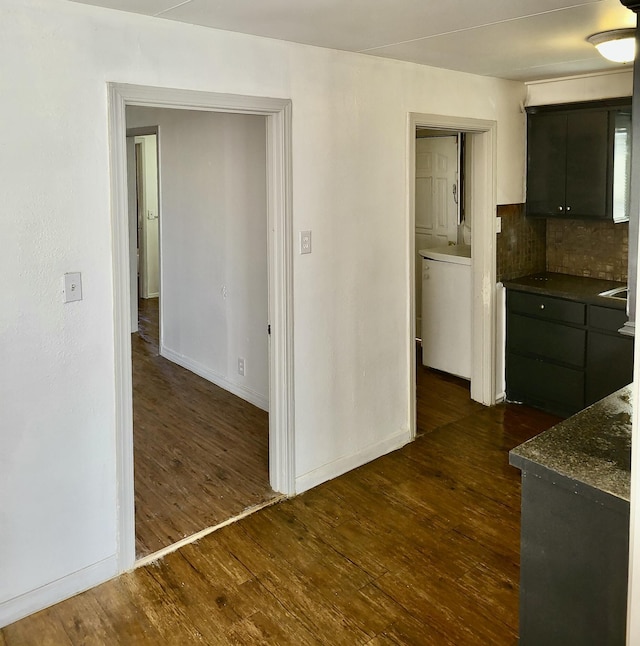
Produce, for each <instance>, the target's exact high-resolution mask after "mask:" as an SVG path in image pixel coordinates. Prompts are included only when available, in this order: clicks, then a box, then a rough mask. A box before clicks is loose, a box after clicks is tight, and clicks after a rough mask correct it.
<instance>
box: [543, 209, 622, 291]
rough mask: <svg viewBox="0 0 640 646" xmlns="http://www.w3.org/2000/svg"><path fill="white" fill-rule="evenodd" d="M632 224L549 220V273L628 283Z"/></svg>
mask: <svg viewBox="0 0 640 646" xmlns="http://www.w3.org/2000/svg"><path fill="white" fill-rule="evenodd" d="M628 253H629V224H628V223H627V222H623V223H620V224H614V223H613V222H605V221H602V222H599V221H594V222H592V221H589V220H559V219H551V218H550V219H548V220H547V271H554V272H558V273H561V274H572V275H573V276H590V277H591V278H604V279H606V280H618V281H620V282H623V283H625V282H627V255H628Z"/></svg>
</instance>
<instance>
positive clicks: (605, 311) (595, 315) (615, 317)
mask: <svg viewBox="0 0 640 646" xmlns="http://www.w3.org/2000/svg"><path fill="white" fill-rule="evenodd" d="M626 322H627V313H626V312H625V310H617V309H612V308H611V307H601V306H600V305H589V327H595V328H598V329H600V330H607V331H609V332H617V331H618V330H619V329H620V328H621V327H622V326H623V325H624V324H625V323H626Z"/></svg>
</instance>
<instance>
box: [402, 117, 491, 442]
mask: <svg viewBox="0 0 640 646" xmlns="http://www.w3.org/2000/svg"><path fill="white" fill-rule="evenodd" d="M407 121H408V125H407V155H408V159H407V172H408V177H407V186H408V190H407V197H408V199H407V211H408V216H407V223H408V228H409V231H408V235H407V238H408V242H409V249H408V254H407V258H408V260H409V262H408V263H407V264H408V268H407V271H408V283H409V286H410V291H411V297H410V298H409V299H407V300H408V302H409V312H408V314H409V322H410V332H409V339H408V342H407V356H408V361H407V364H408V369H409V383H410V385H411V387H410V393H409V412H410V424H411V435H412V437H415V436H416V429H417V418H416V415H417V410H416V351H415V339H416V329H415V326H416V323H415V320H416V319H415V316H416V313H415V307H416V303H415V300H416V290H415V285H416V272H415V253H416V250H415V244H416V242H415V238H416V237H415V221H416V212H415V174H416V128H418V127H420V128H432V129H434V130H450V131H451V132H452V133H456V134H457V133H462V132H464V133H467V134H468V135H470V136H468V137H467V154H468V155H469V156H470V157H471V162H470V163H471V172H472V180H473V188H472V191H473V194H472V195H469V197H470V205H471V206H470V208H471V211H472V213H471V245H472V247H471V248H472V253H471V289H472V333H471V398H472V399H473V400H475V401H478V402H480V403H482V404H484V405H486V406H492V405H493V404H495V403H496V208H497V202H496V195H497V186H496V175H497V173H496V168H497V155H496V150H497V122H496V121H489V120H484V119H473V118H469V117H451V116H445V115H437V114H422V113H417V112H410V113H409V118H408V120H407Z"/></svg>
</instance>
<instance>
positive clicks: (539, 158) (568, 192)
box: [526, 99, 631, 222]
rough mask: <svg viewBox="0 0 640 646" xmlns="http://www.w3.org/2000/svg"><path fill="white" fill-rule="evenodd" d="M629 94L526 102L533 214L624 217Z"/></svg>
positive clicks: (529, 195) (530, 209)
mask: <svg viewBox="0 0 640 646" xmlns="http://www.w3.org/2000/svg"><path fill="white" fill-rule="evenodd" d="M630 131H631V106H630V100H629V99H621V100H615V101H606V102H602V101H598V102H588V103H573V104H564V105H558V106H537V107H532V108H527V205H526V213H527V215H529V216H532V217H543V218H551V217H554V218H555V217H564V218H600V219H613V220H615V221H616V222H620V221H624V220H626V219H628V215H627V212H628V208H627V203H628V179H629V170H630V150H631V148H630V145H631V136H630V135H631V132H630Z"/></svg>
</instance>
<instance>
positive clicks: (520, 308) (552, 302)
mask: <svg viewBox="0 0 640 646" xmlns="http://www.w3.org/2000/svg"><path fill="white" fill-rule="evenodd" d="M507 306H508V308H509V311H511V312H517V313H519V314H527V315H529V316H536V317H537V318H541V319H546V320H551V321H562V322H564V323H573V324H574V325H584V324H585V320H586V305H585V304H584V303H576V302H575V301H567V300H565V299H564V298H554V297H553V296H541V295H538V294H527V293H524V292H514V291H511V290H509V291H508V292H507Z"/></svg>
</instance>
